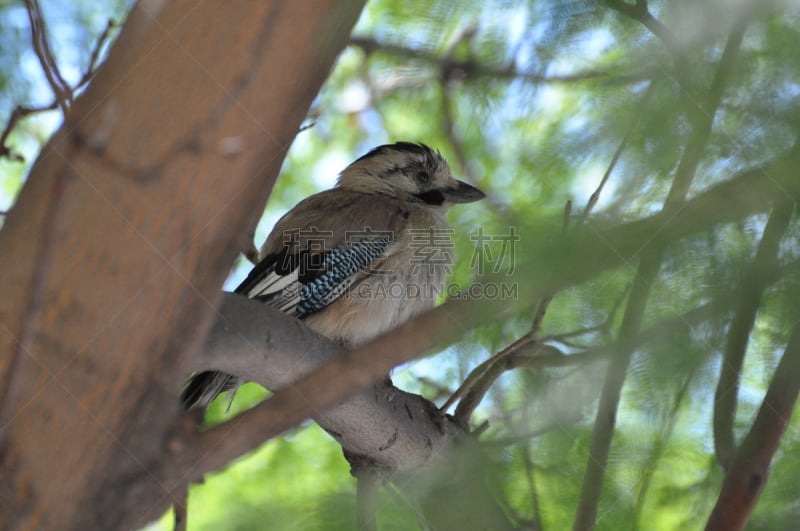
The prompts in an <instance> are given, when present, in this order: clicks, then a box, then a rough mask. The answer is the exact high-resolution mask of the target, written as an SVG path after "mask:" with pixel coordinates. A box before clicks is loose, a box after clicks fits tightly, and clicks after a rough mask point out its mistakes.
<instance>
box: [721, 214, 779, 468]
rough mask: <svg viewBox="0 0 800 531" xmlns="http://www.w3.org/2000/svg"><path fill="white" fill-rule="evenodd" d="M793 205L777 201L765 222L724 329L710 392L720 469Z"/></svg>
mask: <svg viewBox="0 0 800 531" xmlns="http://www.w3.org/2000/svg"><path fill="white" fill-rule="evenodd" d="M793 207H794V205H793V204H792V203H791V202H788V201H782V202H780V203H778V204H777V205H776V207H775V209H774V210H773V212H772V214H771V215H770V217H769V220H768V221H767V226H766V227H765V229H764V235H763V236H762V237H761V241H760V242H759V244H758V250H757V251H756V256H755V258H754V259H753V263H752V264H751V266H750V270H749V271H748V273H747V275H746V276H745V278H744V279H743V280H742V282H741V284H740V285H739V288H738V291H739V292H740V295H739V303H738V304H737V306H736V313H735V314H734V316H733V319H732V320H731V324H730V327H729V328H728V335H727V337H726V340H725V351H724V352H723V355H722V363H721V365H720V374H719V381H718V382H717V390H716V392H715V394H714V449H715V452H716V455H717V461H718V462H719V464H720V466H721V467H722V468H723V469H726V468H727V467H728V463H729V462H730V459H731V458H732V457H733V455H734V453H735V452H736V442H735V440H734V436H733V425H734V418H735V416H736V401H737V399H738V395H739V374H740V373H741V370H742V364H743V362H744V354H745V351H746V349H747V343H748V341H749V338H750V331H751V330H752V329H753V325H754V324H755V320H756V313H757V312H758V308H759V306H760V305H761V295H762V293H763V291H764V289H765V288H766V285H767V284H766V281H767V279H766V274H765V273H766V272H767V271H769V270H772V269H774V268H775V265H776V264H777V260H778V246H779V244H780V242H781V239H782V238H783V235H784V234H785V232H786V230H787V228H788V227H789V221H790V220H791V218H792V210H793V209H794V208H793Z"/></svg>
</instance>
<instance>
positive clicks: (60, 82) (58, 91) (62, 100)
mask: <svg viewBox="0 0 800 531" xmlns="http://www.w3.org/2000/svg"><path fill="white" fill-rule="evenodd" d="M25 7H26V8H27V11H28V20H29V21H30V24H31V38H32V41H33V50H34V52H35V53H36V57H38V58H39V64H40V65H41V67H42V71H43V72H44V76H45V78H46V79H47V83H48V84H49V85H50V88H51V89H52V91H53V94H55V97H56V101H57V102H58V106H59V107H61V110H62V112H63V113H64V115H65V116H66V114H67V112H68V111H69V108H70V106H71V105H72V88H71V87H70V86H69V83H67V82H66V81H64V78H63V77H62V76H61V72H60V71H59V69H58V65H57V64H56V60H55V58H54V57H53V52H52V50H51V49H50V42H49V39H48V37H47V27H46V25H45V22H44V17H43V16H42V10H41V7H40V6H39V0H25Z"/></svg>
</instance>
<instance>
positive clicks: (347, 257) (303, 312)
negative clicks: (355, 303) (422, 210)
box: [236, 232, 394, 318]
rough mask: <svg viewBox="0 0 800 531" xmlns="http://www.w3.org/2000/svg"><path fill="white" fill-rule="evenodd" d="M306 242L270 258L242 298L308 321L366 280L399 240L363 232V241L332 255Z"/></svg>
mask: <svg viewBox="0 0 800 531" xmlns="http://www.w3.org/2000/svg"><path fill="white" fill-rule="evenodd" d="M303 240H307V239H306V238H303V237H299V238H298V239H297V240H292V241H290V242H287V243H286V245H285V246H284V247H283V248H282V249H281V250H280V251H279V252H277V253H272V254H269V255H267V256H265V257H264V258H263V259H262V260H261V262H259V263H258V265H256V267H255V268H253V270H252V271H251V272H250V274H249V275H248V276H247V278H245V280H244V281H243V282H242V283H241V284H240V285H239V287H238V288H236V292H237V293H242V294H243V295H246V296H247V297H248V298H251V299H257V300H260V301H263V302H265V303H267V304H269V305H270V306H272V307H274V308H277V309H278V310H280V311H282V312H284V313H287V314H290V315H294V316H297V317H300V318H303V317H307V316H309V315H311V314H313V313H314V312H317V311H319V310H321V309H323V308H325V307H326V306H328V305H329V304H330V303H331V302H333V301H334V300H336V299H337V298H339V297H340V296H341V295H342V294H343V293H344V292H345V291H346V290H347V288H348V287H350V286H351V285H352V284H353V283H354V282H355V281H356V280H357V279H358V278H360V276H361V275H363V274H365V273H366V272H367V271H368V270H369V269H370V267H371V265H373V264H374V262H375V261H376V260H377V259H378V258H379V257H380V256H381V255H383V254H384V253H385V252H386V250H387V249H388V248H389V246H390V245H391V244H392V242H393V240H394V235H393V234H392V233H385V232H383V233H378V232H375V233H369V232H361V233H360V234H359V238H358V239H357V240H353V241H343V242H340V243H339V244H338V245H337V246H336V247H334V248H332V249H328V248H327V247H325V246H322V247H321V248H318V249H309V248H308V247H307V246H304V242H303ZM306 243H307V241H306Z"/></svg>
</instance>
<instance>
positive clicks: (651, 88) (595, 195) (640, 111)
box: [579, 81, 656, 224]
mask: <svg viewBox="0 0 800 531" xmlns="http://www.w3.org/2000/svg"><path fill="white" fill-rule="evenodd" d="M655 86H656V82H655V81H651V82H650V84H649V85H648V86H647V90H645V92H644V95H643V96H642V98H641V99H640V100H639V103H638V105H637V106H636V107H637V109H636V112H634V113H633V116H632V117H631V121H630V122H629V123H628V128H627V129H626V130H625V134H624V135H622V140H620V142H619V146H617V150H616V151H615V152H614V155H613V156H612V157H611V162H609V164H608V168H606V172H605V173H604V174H603V178H602V179H600V184H598V185H597V188H596V189H595V191H594V192H592V195H591V196H589V200H588V201H587V202H586V207H585V208H584V209H583V213H582V214H581V218H580V221H579V223H581V224H583V223H584V222H585V221H586V218H587V217H589V213H590V212H591V211H592V209H593V208H594V206H595V205H596V204H597V201H598V200H599V199H600V193H601V192H602V191H603V188H604V187H605V185H606V183H607V182H608V178H609V177H610V176H611V172H612V171H613V170H614V167H615V166H616V165H617V162H618V161H619V158H620V156H621V155H622V151H623V150H624V149H625V146H627V145H628V141H629V140H630V138H631V136H632V135H633V132H634V131H635V130H636V126H637V125H639V121H640V120H641V117H642V116H644V109H645V107H646V106H647V102H648V100H649V99H650V96H651V95H652V94H653V92H655Z"/></svg>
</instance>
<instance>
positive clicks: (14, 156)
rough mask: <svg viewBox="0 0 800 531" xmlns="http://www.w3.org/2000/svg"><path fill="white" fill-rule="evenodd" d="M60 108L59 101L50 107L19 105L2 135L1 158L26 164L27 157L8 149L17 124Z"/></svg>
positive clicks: (0, 138) (0, 136) (0, 139)
mask: <svg viewBox="0 0 800 531" xmlns="http://www.w3.org/2000/svg"><path fill="white" fill-rule="evenodd" d="M57 108H58V101H57V100H54V101H53V103H51V104H50V105H45V106H42V107H23V106H21V105H18V106H17V107H16V108H15V109H14V110H13V111H11V116H10V117H9V118H8V123H7V124H6V127H5V129H3V133H2V135H0V157H7V158H9V159H10V160H12V161H14V162H25V157H23V156H22V155H20V154H19V153H15V152H13V151H12V150H11V148H10V147H8V144H7V142H8V137H9V135H10V134H11V132H12V131H13V130H14V129H15V128H16V127H17V123H18V122H19V121H20V120H21V119H22V118H24V117H26V116H29V115H31V114H37V113H40V112H45V111H52V110H55V109H57Z"/></svg>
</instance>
